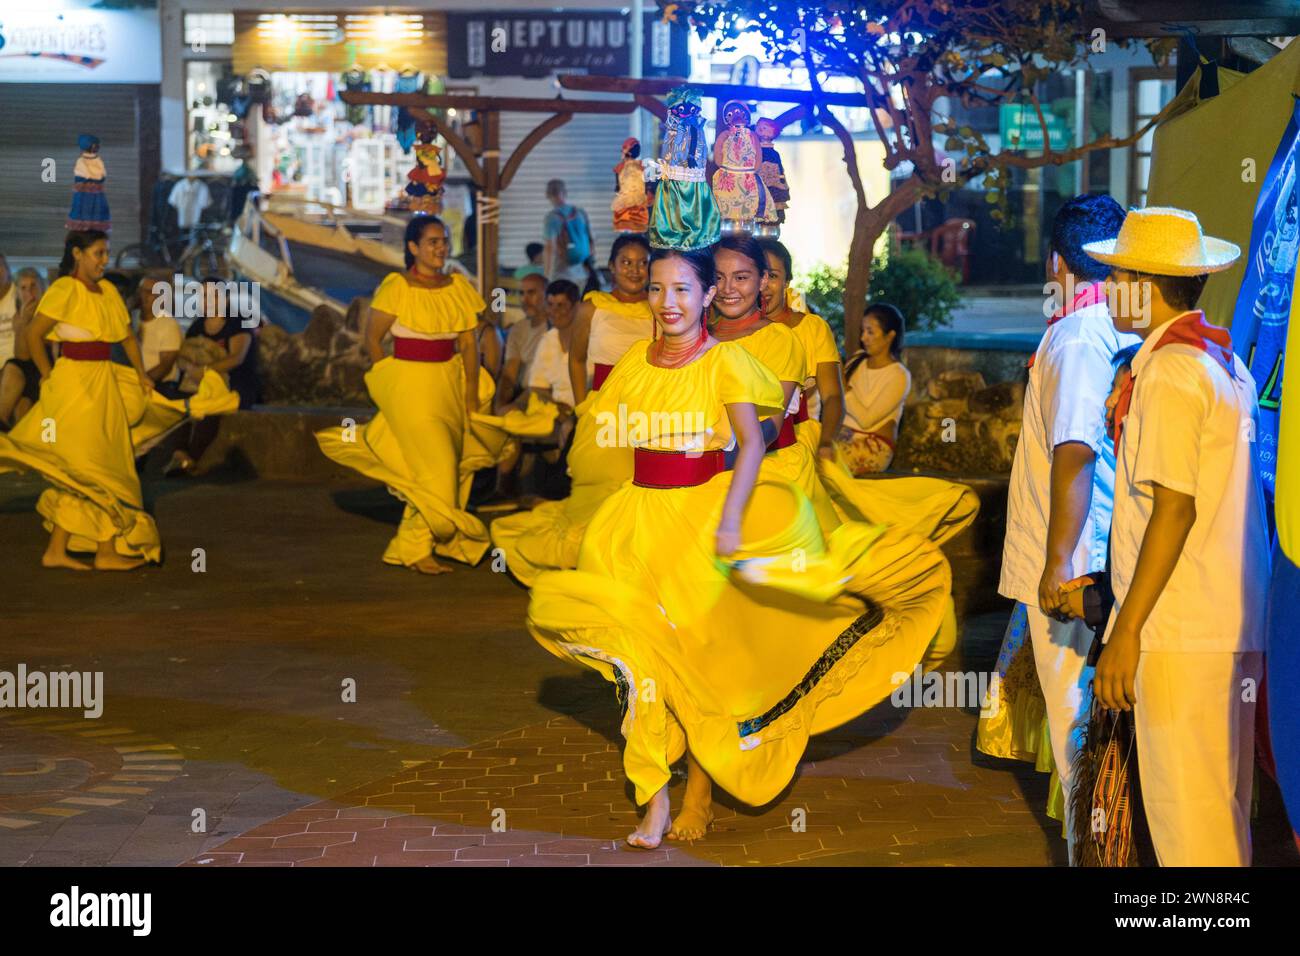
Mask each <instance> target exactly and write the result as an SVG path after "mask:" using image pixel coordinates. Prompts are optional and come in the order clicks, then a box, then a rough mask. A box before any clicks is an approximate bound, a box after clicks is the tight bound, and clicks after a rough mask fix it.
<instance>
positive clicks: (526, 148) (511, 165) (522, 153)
mask: <svg viewBox="0 0 1300 956" xmlns="http://www.w3.org/2000/svg"><path fill="white" fill-rule="evenodd" d="M571 119H573V114H572V113H556V114H555V115H554V116H552V117H551V118H550V119H548V120H543V121H542V122H541V123H538V124H537V126H536V127H534V128H533V130H532V132H530V133H529V134H528V135H527V136H525V137H524V138H523V139H522V140H520V142H519V145H518V146H516V147H515V151H514V152H513V153H511V154H510V158H509V159H508V160H506V165H505V168H504V169H502V170H501V188H502V189H505V188H506V187H508V186H509V185H510V180H512V179H514V178H515V173H516V172H518V171H519V167H520V166H521V165H522V164H523V161H524V159H525V157H527V156H528V154H529V153H531V152H532V151H533V147H534V146H536V145H537V144H538V143H540V142H541V141H542V140H543V139H545V138H546V137H547V135H549V134H550V133H552V132H554V131H555V130H557V129H559V128H560V127H561V126H563V125H564V124H565V123H567V122H569V120H571Z"/></svg>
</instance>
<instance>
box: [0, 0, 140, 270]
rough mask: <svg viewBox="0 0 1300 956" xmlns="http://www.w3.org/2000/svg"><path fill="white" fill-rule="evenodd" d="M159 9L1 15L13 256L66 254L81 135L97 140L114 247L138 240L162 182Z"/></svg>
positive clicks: (64, 4) (0, 80) (30, 10)
mask: <svg viewBox="0 0 1300 956" xmlns="http://www.w3.org/2000/svg"><path fill="white" fill-rule="evenodd" d="M159 44H160V40H159V25H158V11H157V10H156V9H134V10H116V9H100V8H95V7H92V6H91V4H90V2H88V0H87V2H73V0H45V2H41V3H35V2H32V0H12V2H10V3H6V4H5V5H4V9H3V15H0V84H2V85H0V100H2V101H3V103H4V114H3V117H4V118H3V124H0V209H3V210H4V223H5V229H4V251H5V252H6V254H7V255H9V256H10V257H11V261H12V258H13V257H22V258H34V259H39V260H48V259H55V260H57V258H58V257H59V255H60V254H61V251H62V247H63V240H64V236H65V229H64V223H65V221H66V220H67V217H68V211H69V208H70V207H71V204H72V193H73V189H72V184H73V172H72V171H73V166H74V165H75V163H76V162H77V158H78V152H79V150H78V147H77V137H78V136H79V135H81V134H83V133H84V134H88V135H91V136H95V137H98V139H99V141H100V157H101V158H102V160H103V163H104V168H105V172H106V177H107V178H106V181H105V195H106V197H107V199H108V204H109V209H110V211H111V214H112V234H111V235H112V241H113V244H114V245H115V246H119V247H120V246H124V245H127V244H130V243H133V242H137V241H139V238H140V235H141V229H142V208H141V207H142V203H141V196H142V195H147V193H148V191H149V189H150V188H151V184H152V182H153V181H154V179H156V177H157V175H158V126H159V120H158V115H159V84H160V82H161V79H162V75H161V72H162V71H161V64H160V62H159V57H158V50H159Z"/></svg>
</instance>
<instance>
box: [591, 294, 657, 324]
mask: <svg viewBox="0 0 1300 956" xmlns="http://www.w3.org/2000/svg"><path fill="white" fill-rule="evenodd" d="M582 301H583V302H590V303H591V304H592V305H593V306H594V307H595V308H597V309H601V310H602V311H605V312H613V313H614V314H615V315H621V316H623V317H624V318H627V319H647V320H649V319H652V318H653V317H654V316H653V315H651V313H650V303H649V302H647V301H645V300H644V299H643V300H641V301H640V302H624V301H623V300H622V299H619V298H618V297H616V296H615V295H614V293H612V292H603V291H601V290H599V289H593V290H592V291H591V292H588V293H587V294H586V295H585V296H583V298H582Z"/></svg>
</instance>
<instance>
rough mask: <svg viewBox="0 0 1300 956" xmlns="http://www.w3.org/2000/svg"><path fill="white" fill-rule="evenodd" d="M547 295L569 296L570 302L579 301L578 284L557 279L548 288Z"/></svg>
mask: <svg viewBox="0 0 1300 956" xmlns="http://www.w3.org/2000/svg"><path fill="white" fill-rule="evenodd" d="M546 294H547V295H563V296H568V299H569V301H570V302H574V303H576V302H577V301H578V284H577V283H576V282H570V281H569V280H568V279H556V280H555V281H554V282H552V283H551V284H550V285H548V286H547V287H546Z"/></svg>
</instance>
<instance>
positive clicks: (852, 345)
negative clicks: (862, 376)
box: [844, 204, 884, 358]
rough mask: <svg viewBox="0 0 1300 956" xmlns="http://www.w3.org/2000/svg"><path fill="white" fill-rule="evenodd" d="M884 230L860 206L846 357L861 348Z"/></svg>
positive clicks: (848, 286)
mask: <svg viewBox="0 0 1300 956" xmlns="http://www.w3.org/2000/svg"><path fill="white" fill-rule="evenodd" d="M883 231H884V228H883V227H882V225H881V223H880V220H879V218H878V217H876V216H873V215H871V210H870V209H869V208H866V207H864V206H863V205H861V204H859V206H858V211H857V214H856V215H855V216H854V217H853V240H852V241H851V242H850V243H849V258H848V264H847V266H848V276H847V278H846V279H845V282H844V355H845V358H847V357H848V356H850V355H852V354H853V353H854V352H856V351H857V350H858V348H859V347H860V339H861V338H862V317H863V316H864V315H865V314H866V311H867V290H868V289H869V288H870V287H871V250H872V249H874V248H875V245H876V240H877V239H878V238H880V234H881V233H882V232H883Z"/></svg>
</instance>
